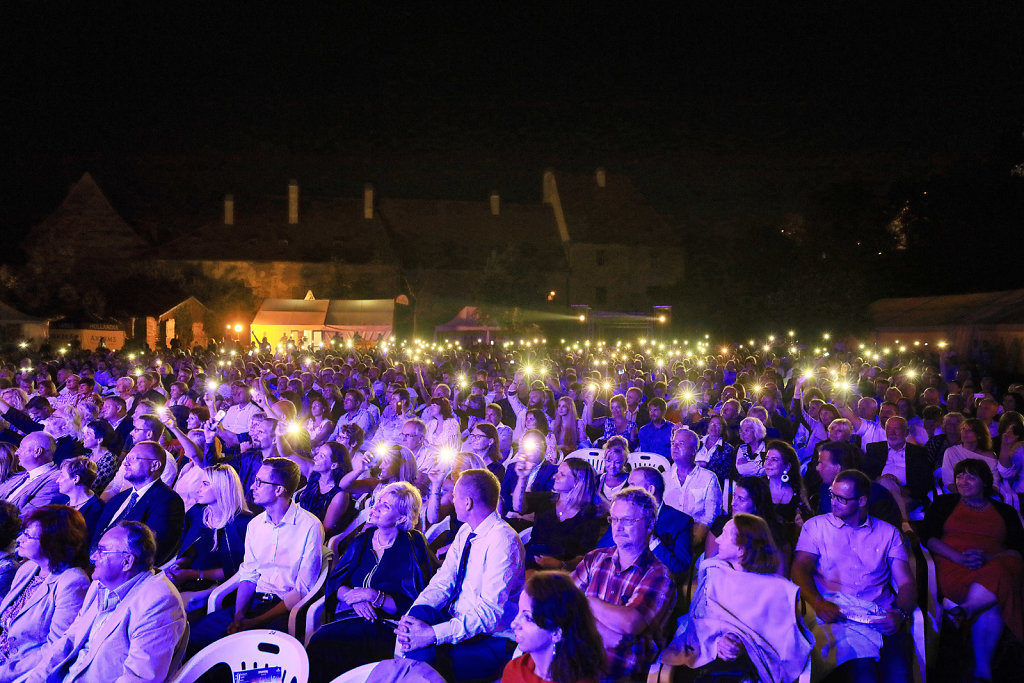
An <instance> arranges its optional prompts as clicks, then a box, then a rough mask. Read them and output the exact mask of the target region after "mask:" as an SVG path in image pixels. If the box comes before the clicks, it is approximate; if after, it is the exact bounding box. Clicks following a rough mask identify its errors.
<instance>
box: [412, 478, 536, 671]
mask: <svg viewBox="0 0 1024 683" xmlns="http://www.w3.org/2000/svg"><path fill="white" fill-rule="evenodd" d="M452 498H453V504H454V506H455V515H456V517H457V518H458V519H459V521H461V522H463V525H462V527H461V528H460V529H459V531H458V533H456V535H455V539H454V540H453V541H452V545H451V550H449V552H448V554H447V555H446V556H445V559H444V564H443V565H442V566H441V568H440V569H439V570H438V572H437V574H435V575H434V578H433V579H431V581H430V583H429V584H428V585H427V587H426V588H424V589H423V592H421V593H420V595H419V597H417V598H416V601H415V602H414V603H413V605H412V607H411V608H410V609H409V612H408V613H407V614H406V615H405V616H404V617H402V619H401V621H400V622H399V625H398V628H397V629H396V630H395V634H396V636H397V643H396V654H397V655H398V656H404V657H407V658H409V659H416V660H419V661H423V662H427V663H429V664H430V665H431V666H433V667H434V668H435V669H437V670H438V671H439V672H440V673H441V674H442V675H443V676H444V677H445V679H446V680H460V681H461V680H475V679H483V680H496V679H497V678H500V676H501V672H502V669H503V668H504V666H505V664H507V663H508V661H509V660H510V659H511V657H512V653H513V652H514V651H515V648H516V644H515V642H514V641H512V640H509V639H508V635H507V632H508V628H509V625H510V624H511V623H512V619H513V618H514V617H515V615H516V612H517V603H518V601H519V593H520V592H521V591H522V588H523V578H524V575H525V557H524V552H523V543H522V541H520V540H519V536H518V534H516V532H515V530H514V529H512V527H510V526H509V525H508V524H506V523H505V522H504V521H503V520H502V519H501V517H499V516H498V513H497V506H498V479H497V478H496V477H495V476H494V475H493V474H491V473H490V472H488V471H487V470H475V469H474V470H466V471H465V472H463V473H462V475H461V476H460V477H459V479H458V481H457V482H456V483H455V489H454V491H453V492H452ZM503 632H505V634H506V635H503Z"/></svg>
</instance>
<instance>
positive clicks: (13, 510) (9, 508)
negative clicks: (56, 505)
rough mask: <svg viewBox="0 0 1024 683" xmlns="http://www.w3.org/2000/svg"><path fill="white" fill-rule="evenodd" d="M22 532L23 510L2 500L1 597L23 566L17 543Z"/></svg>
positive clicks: (0, 544) (0, 507)
mask: <svg viewBox="0 0 1024 683" xmlns="http://www.w3.org/2000/svg"><path fill="white" fill-rule="evenodd" d="M20 533H21V511H20V510H18V508H17V507H16V506H15V505H14V503H8V502H7V501H6V500H0V597H3V596H5V595H7V592H8V591H9V590H10V589H11V582H12V581H14V574H15V573H16V572H17V571H18V568H19V567H20V566H21V558H19V557H18V554H17V552H16V551H15V547H14V546H15V543H17V541H18V536H19V534H20Z"/></svg>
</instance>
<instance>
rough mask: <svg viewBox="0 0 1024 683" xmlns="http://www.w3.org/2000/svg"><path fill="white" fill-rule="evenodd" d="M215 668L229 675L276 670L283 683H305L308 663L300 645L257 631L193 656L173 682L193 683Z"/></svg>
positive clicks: (276, 634) (229, 638)
mask: <svg viewBox="0 0 1024 683" xmlns="http://www.w3.org/2000/svg"><path fill="white" fill-rule="evenodd" d="M218 664H226V665H228V666H229V667H231V671H232V672H237V671H248V670H251V669H262V668H265V667H272V666H279V667H281V673H282V674H283V678H282V680H283V682H284V683H308V681H309V659H308V658H307V657H306V651H305V650H304V649H303V648H302V643H300V642H299V641H297V640H295V639H294V638H292V637H291V636H290V635H288V634H287V633H282V632H280V631H270V630H266V629H257V630H253V631H242V632H241V633H235V634H234V635H230V636H226V637H224V638H221V639H220V640H218V641H217V642H215V643H213V644H211V645H208V646H206V647H205V648H203V649H202V650H201V651H200V652H199V653H198V654H196V655H195V656H194V657H192V659H190V660H189V661H188V663H187V664H186V665H185V666H184V667H183V668H182V669H181V671H179V672H178V673H177V675H176V676H175V677H174V678H173V679H172V682H173V683H193V681H197V680H199V678H200V677H201V676H202V675H203V674H204V673H206V672H207V671H209V670H210V669H212V668H213V667H215V666H216V665H218Z"/></svg>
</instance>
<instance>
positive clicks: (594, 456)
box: [565, 448, 604, 474]
mask: <svg viewBox="0 0 1024 683" xmlns="http://www.w3.org/2000/svg"><path fill="white" fill-rule="evenodd" d="M569 458H577V459H579V460H586V461H587V462H588V463H590V466H591V467H593V468H594V471H595V472H597V473H598V474H601V473H603V472H604V451H603V450H601V449H600V448H581V449H579V450H575V451H573V452H572V453H570V454H569V455H567V456H565V459H569Z"/></svg>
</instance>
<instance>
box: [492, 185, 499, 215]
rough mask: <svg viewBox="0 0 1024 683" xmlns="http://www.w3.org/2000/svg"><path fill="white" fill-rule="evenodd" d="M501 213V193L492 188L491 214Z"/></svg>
mask: <svg viewBox="0 0 1024 683" xmlns="http://www.w3.org/2000/svg"><path fill="white" fill-rule="evenodd" d="M500 213H501V195H499V194H498V191H497V190H491V215H492V216H497V215H498V214H500Z"/></svg>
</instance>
